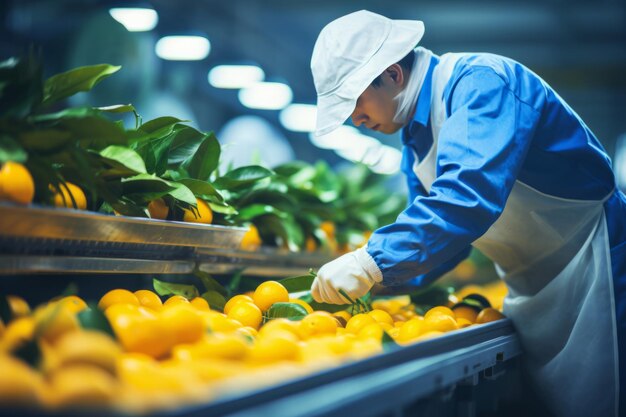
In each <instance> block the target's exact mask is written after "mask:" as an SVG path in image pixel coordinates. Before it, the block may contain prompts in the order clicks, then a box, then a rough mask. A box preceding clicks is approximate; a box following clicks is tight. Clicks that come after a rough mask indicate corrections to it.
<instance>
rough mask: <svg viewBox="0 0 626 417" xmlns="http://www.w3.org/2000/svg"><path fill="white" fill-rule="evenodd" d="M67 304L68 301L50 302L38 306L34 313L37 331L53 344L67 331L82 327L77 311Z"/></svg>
mask: <svg viewBox="0 0 626 417" xmlns="http://www.w3.org/2000/svg"><path fill="white" fill-rule="evenodd" d="M66 305H67V303H59V302H56V303H49V304H47V305H45V306H42V307H38V308H37V309H36V310H35V313H34V314H33V317H34V319H35V332H36V333H37V334H38V335H39V336H40V337H42V338H43V339H45V340H47V341H48V342H50V343H52V344H54V343H55V341H56V340H58V339H59V338H60V337H61V336H63V335H64V334H65V333H67V332H69V331H72V330H78V329H79V328H80V323H79V322H78V318H77V317H76V313H75V312H74V311H72V309H71V307H70V308H68V307H66Z"/></svg>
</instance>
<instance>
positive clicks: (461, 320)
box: [456, 317, 474, 329]
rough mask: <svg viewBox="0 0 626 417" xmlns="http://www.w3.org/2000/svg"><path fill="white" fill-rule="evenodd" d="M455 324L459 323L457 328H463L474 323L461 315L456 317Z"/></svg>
mask: <svg viewBox="0 0 626 417" xmlns="http://www.w3.org/2000/svg"><path fill="white" fill-rule="evenodd" d="M456 324H458V325H459V329H464V328H466V327H469V326H471V325H472V324H474V323H473V322H471V321H469V320H468V319H464V318H463V317H461V318H458V319H456Z"/></svg>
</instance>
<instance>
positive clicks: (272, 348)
mask: <svg viewBox="0 0 626 417" xmlns="http://www.w3.org/2000/svg"><path fill="white" fill-rule="evenodd" d="M299 352H300V347H299V346H298V342H297V341H295V340H293V339H292V338H291V337H290V336H288V335H276V336H272V337H270V338H261V337H260V338H258V339H257V341H256V343H255V344H254V345H253V346H252V348H251V349H250V351H249V353H248V356H247V358H248V360H250V361H252V362H256V363H272V362H278V361H283V360H295V359H296V358H297V357H298V355H299Z"/></svg>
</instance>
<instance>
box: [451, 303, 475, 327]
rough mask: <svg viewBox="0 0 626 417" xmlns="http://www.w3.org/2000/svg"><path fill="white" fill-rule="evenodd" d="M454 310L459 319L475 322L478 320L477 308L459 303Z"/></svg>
mask: <svg viewBox="0 0 626 417" xmlns="http://www.w3.org/2000/svg"><path fill="white" fill-rule="evenodd" d="M452 311H454V316H455V317H456V319H457V321H458V320H459V319H465V320H468V321H469V322H471V323H474V322H475V321H476V317H477V316H478V311H477V309H476V308H474V307H471V306H469V305H465V304H457V305H456V306H454V307H453V309H452Z"/></svg>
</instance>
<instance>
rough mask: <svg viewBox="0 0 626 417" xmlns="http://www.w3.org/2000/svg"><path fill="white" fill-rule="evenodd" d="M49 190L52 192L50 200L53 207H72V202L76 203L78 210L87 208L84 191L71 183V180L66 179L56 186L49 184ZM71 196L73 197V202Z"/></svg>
mask: <svg viewBox="0 0 626 417" xmlns="http://www.w3.org/2000/svg"><path fill="white" fill-rule="evenodd" d="M59 190H60V191H59ZM50 191H52V192H53V193H54V195H53V197H52V202H53V203H54V206H55V207H67V208H74V203H76V208H78V209H80V210H85V209H86V208H87V198H86V197H85V193H84V192H83V190H81V189H80V187H78V186H77V185H74V184H72V183H71V182H67V181H66V182H65V183H62V184H59V185H58V188H55V187H53V186H52V185H50ZM72 198H74V201H73V202H72Z"/></svg>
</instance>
